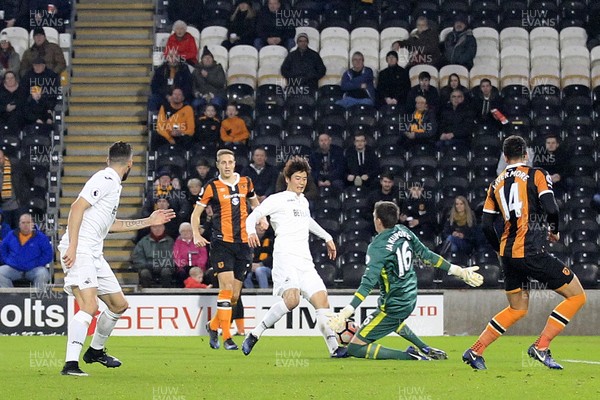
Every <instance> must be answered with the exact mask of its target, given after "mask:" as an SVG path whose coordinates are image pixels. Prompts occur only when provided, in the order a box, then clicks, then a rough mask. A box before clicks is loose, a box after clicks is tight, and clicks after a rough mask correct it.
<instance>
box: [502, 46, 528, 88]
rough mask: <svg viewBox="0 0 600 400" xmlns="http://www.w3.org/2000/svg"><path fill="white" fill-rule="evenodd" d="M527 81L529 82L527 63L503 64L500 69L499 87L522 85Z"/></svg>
mask: <svg viewBox="0 0 600 400" xmlns="http://www.w3.org/2000/svg"><path fill="white" fill-rule="evenodd" d="M527 55H529V54H527ZM509 58H510V57H509ZM510 59H511V60H513V58H510ZM527 82H529V65H524V64H513V63H510V64H504V65H503V67H502V69H501V70H500V88H503V87H505V86H508V85H524V84H526V83H527Z"/></svg>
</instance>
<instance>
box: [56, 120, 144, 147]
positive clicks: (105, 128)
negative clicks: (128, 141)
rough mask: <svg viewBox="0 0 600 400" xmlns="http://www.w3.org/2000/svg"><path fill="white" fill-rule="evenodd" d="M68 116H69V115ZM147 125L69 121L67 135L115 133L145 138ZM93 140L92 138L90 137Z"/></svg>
mask: <svg viewBox="0 0 600 400" xmlns="http://www.w3.org/2000/svg"><path fill="white" fill-rule="evenodd" d="M67 118H68V117H67ZM147 131H148V129H147V127H146V125H144V124H140V123H124V122H121V123H105V124H100V123H97V124H88V123H81V122H69V123H68V124H67V132H68V134H67V135H66V136H65V138H66V137H68V136H71V135H85V136H107V135H115V136H119V137H121V136H142V137H144V138H145V139H144V140H146V141H147V140H148V138H147ZM90 140H91V139H90Z"/></svg>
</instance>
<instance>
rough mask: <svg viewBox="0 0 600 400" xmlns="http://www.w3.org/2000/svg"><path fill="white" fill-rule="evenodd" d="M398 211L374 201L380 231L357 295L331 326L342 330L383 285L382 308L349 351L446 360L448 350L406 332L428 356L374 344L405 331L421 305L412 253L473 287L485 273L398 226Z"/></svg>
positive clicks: (355, 354)
mask: <svg viewBox="0 0 600 400" xmlns="http://www.w3.org/2000/svg"><path fill="white" fill-rule="evenodd" d="M399 214H400V210H399V209H398V206H396V204H394V203H392V202H390V201H380V202H378V203H377V204H375V210H374V212H373V222H374V223H375V230H376V231H377V233H378V235H377V236H375V238H374V239H373V241H372V242H371V244H370V245H369V248H368V250H367V258H366V264H367V268H366V270H365V273H364V275H363V277H362V281H361V283H360V287H359V288H358V289H357V290H356V292H355V293H354V298H353V299H352V301H351V302H350V304H349V305H347V306H346V307H344V309H342V311H340V312H339V313H337V314H333V315H332V316H331V318H330V320H329V326H330V327H331V328H332V329H333V330H334V331H336V332H339V331H340V330H342V329H343V328H344V326H345V323H346V320H347V319H348V318H349V317H351V316H352V314H354V310H355V309H356V307H358V306H359V305H360V303H362V302H363V300H364V299H365V297H367V296H368V295H369V293H370V292H371V290H372V289H373V287H374V286H375V285H376V284H377V283H379V289H380V292H381V294H380V296H379V299H378V309H377V310H376V311H375V312H373V313H372V314H371V315H370V316H369V317H368V318H367V319H366V320H365V321H364V322H363V323H362V325H361V327H360V328H359V329H358V331H357V332H356V334H355V335H354V337H353V338H352V340H351V341H350V344H349V345H348V354H349V355H351V356H353V357H358V358H370V359H379V360H386V359H395V360H429V359H432V358H446V357H445V353H444V352H442V351H441V350H437V349H433V348H430V347H427V346H425V345H424V343H422V342H421V341H420V339H419V338H418V337H416V336H415V335H414V334H413V335H406V334H403V335H402V336H403V337H405V338H406V339H408V340H410V341H411V342H413V343H415V344H417V345H418V347H419V348H421V350H422V351H423V353H425V354H423V353H421V352H420V351H419V350H417V349H416V348H415V347H413V346H409V347H408V349H407V350H406V351H402V350H396V349H390V348H387V347H383V346H382V345H380V344H376V343H374V342H375V341H377V340H378V339H381V338H383V337H385V336H387V335H388V334H389V333H391V332H399V331H401V330H402V329H404V330H405V331H404V332H403V333H406V331H407V330H408V329H407V328H408V327H406V326H405V323H404V321H405V320H406V319H407V318H408V317H409V316H410V314H411V313H412V312H413V310H414V309H415V306H416V304H417V275H416V273H415V270H414V268H413V257H417V258H419V259H421V260H422V261H424V262H425V263H426V264H428V265H431V266H433V267H435V268H441V269H442V270H444V271H447V272H448V274H450V275H454V276H456V277H458V278H460V279H461V280H463V281H464V282H465V283H467V284H468V285H470V286H474V287H475V286H480V285H481V284H482V283H483V277H482V276H481V275H479V274H478V273H476V272H475V271H476V270H477V269H479V267H469V268H462V267H459V266H458V265H454V264H450V263H449V262H448V261H446V260H444V259H443V258H442V257H441V256H439V255H437V254H435V253H434V252H432V251H430V250H429V249H428V248H427V247H425V245H423V243H421V241H420V240H419V239H418V238H417V237H416V236H415V235H414V234H413V233H412V232H411V231H410V230H409V229H408V228H406V227H404V226H402V225H396V223H397V222H398V216H399ZM419 343H421V344H423V346H420V345H419ZM427 353H429V354H427ZM440 356H443V357H440Z"/></svg>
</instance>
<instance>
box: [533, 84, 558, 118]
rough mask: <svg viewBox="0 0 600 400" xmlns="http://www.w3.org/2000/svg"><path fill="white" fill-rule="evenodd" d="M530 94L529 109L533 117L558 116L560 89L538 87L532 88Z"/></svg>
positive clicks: (555, 87) (547, 86)
mask: <svg viewBox="0 0 600 400" xmlns="http://www.w3.org/2000/svg"><path fill="white" fill-rule="evenodd" d="M538 93H540V94H538ZM543 93H546V94H543ZM531 94H532V96H531V97H532V98H531V108H532V110H533V115H534V117H537V116H552V115H559V114H560V106H561V104H560V89H558V87H557V86H554V85H539V86H536V87H534V89H533V90H532V93H531Z"/></svg>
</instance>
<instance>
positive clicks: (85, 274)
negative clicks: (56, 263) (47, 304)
mask: <svg viewBox="0 0 600 400" xmlns="http://www.w3.org/2000/svg"><path fill="white" fill-rule="evenodd" d="M60 264H61V265H62V269H63V271H64V272H65V283H64V290H65V292H67V293H68V294H73V289H72V287H73V286H77V287H79V290H83V289H88V288H97V289H98V295H103V294H109V293H119V292H120V291H121V285H119V281H118V280H117V277H116V276H115V273H114V272H113V270H112V269H111V268H110V265H108V263H107V262H106V260H105V259H104V257H102V256H98V257H94V256H92V255H89V254H79V253H78V254H77V256H76V257H75V263H74V264H73V266H72V267H71V268H67V266H66V265H65V263H64V262H63V260H62V252H61V257H60Z"/></svg>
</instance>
